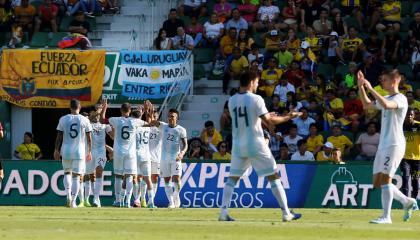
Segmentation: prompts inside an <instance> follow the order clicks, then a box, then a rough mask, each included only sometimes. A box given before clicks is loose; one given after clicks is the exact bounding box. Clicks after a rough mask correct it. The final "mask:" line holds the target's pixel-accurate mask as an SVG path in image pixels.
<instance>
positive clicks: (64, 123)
mask: <svg viewBox="0 0 420 240" xmlns="http://www.w3.org/2000/svg"><path fill="white" fill-rule="evenodd" d="M57 130H58V131H61V132H63V143H62V145H61V156H62V158H63V160H84V159H85V158H86V149H87V144H86V142H87V138H86V133H88V132H92V125H91V124H90V122H89V119H87V118H86V117H84V116H82V115H80V114H78V115H75V114H67V115H66V116H63V117H61V118H60V121H59V122H58V126H57Z"/></svg>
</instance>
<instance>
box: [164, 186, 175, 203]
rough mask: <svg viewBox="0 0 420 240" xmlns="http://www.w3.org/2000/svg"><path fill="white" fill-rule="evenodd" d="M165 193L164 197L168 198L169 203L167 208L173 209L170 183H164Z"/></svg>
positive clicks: (172, 193)
mask: <svg viewBox="0 0 420 240" xmlns="http://www.w3.org/2000/svg"><path fill="white" fill-rule="evenodd" d="M165 193H166V197H167V198H168V201H169V206H168V207H169V208H174V207H175V206H174V190H173V188H172V186H171V183H165Z"/></svg>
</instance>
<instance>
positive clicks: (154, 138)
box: [149, 127, 162, 162]
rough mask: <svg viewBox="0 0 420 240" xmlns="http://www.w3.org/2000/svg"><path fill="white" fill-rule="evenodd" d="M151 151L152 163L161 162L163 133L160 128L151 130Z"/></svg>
mask: <svg viewBox="0 0 420 240" xmlns="http://www.w3.org/2000/svg"><path fill="white" fill-rule="evenodd" d="M149 150H150V159H151V161H152V162H160V157H161V154H162V131H161V130H160V128H157V127H151V128H150V136H149Z"/></svg>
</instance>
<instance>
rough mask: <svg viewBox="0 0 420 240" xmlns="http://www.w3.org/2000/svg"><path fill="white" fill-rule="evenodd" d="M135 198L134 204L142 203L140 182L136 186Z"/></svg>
mask: <svg viewBox="0 0 420 240" xmlns="http://www.w3.org/2000/svg"><path fill="white" fill-rule="evenodd" d="M133 196H134V202H138V201H140V184H139V183H138V182H137V183H136V184H134V190H133Z"/></svg>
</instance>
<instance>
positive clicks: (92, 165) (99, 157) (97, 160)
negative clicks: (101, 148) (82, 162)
mask: <svg viewBox="0 0 420 240" xmlns="http://www.w3.org/2000/svg"><path fill="white" fill-rule="evenodd" d="M105 165H106V156H105V155H104V154H95V153H94V152H92V161H88V162H86V174H94V173H95V172H96V168H97V167H99V166H101V167H102V169H104V168H105Z"/></svg>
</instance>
